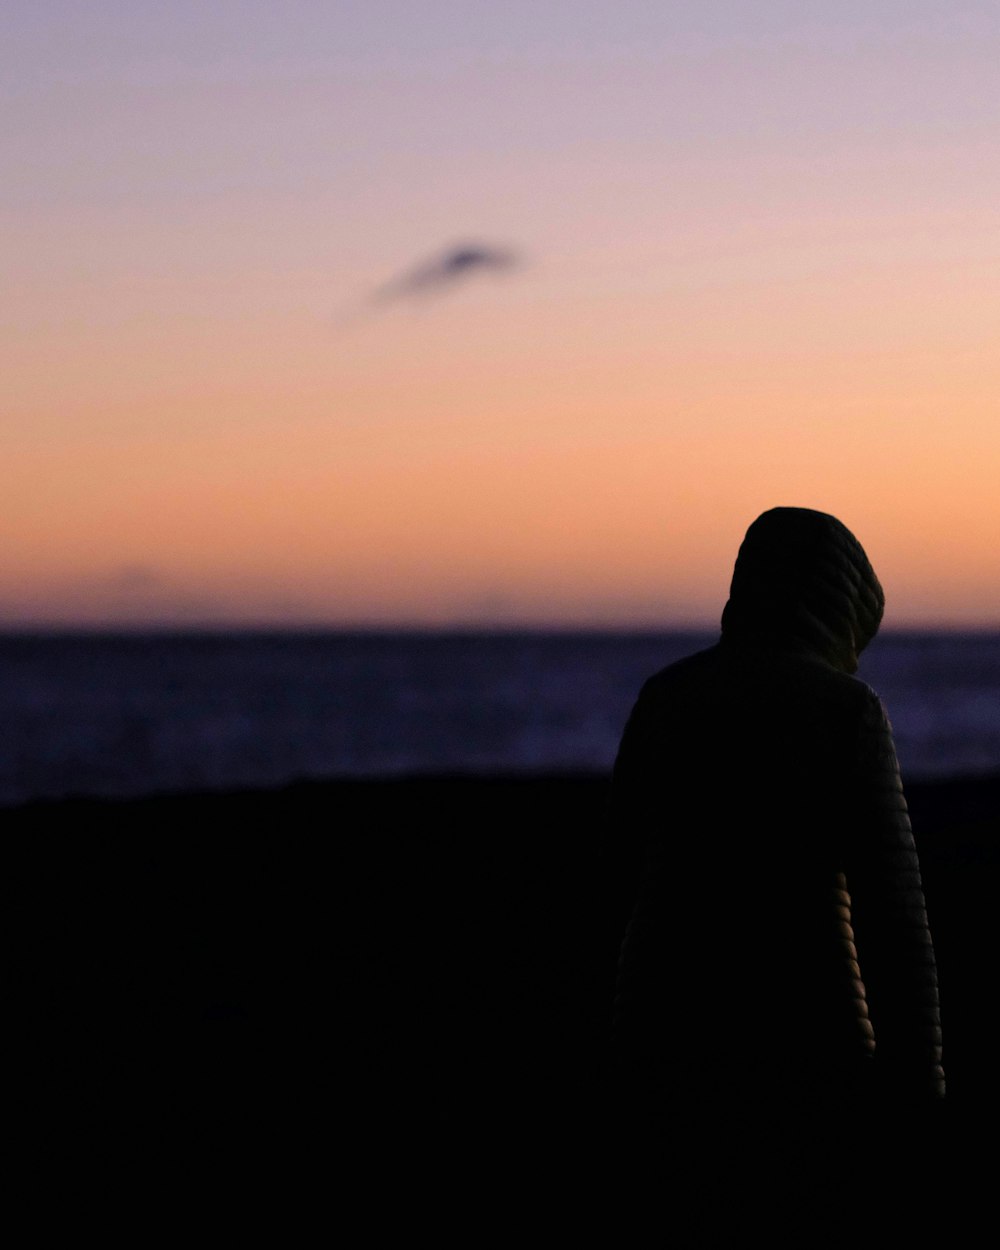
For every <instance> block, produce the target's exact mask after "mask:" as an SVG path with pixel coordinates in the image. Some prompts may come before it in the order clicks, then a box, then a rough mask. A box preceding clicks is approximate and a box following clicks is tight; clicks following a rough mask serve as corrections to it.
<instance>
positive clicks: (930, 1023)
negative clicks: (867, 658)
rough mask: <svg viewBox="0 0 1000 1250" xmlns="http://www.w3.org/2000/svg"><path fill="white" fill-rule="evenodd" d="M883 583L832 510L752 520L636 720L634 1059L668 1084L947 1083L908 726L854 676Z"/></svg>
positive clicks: (618, 846) (626, 954)
mask: <svg viewBox="0 0 1000 1250" xmlns="http://www.w3.org/2000/svg"><path fill="white" fill-rule="evenodd" d="M883 605H884V596H883V593H882V588H881V586H880V585H879V582H878V579H877V577H876V576H875V573H874V571H873V570H872V567H871V564H870V563H869V561H868V558H867V556H866V555H865V553H864V550H863V549H862V547H861V545H860V543H859V542H858V541H857V539H856V538H855V537H854V536H853V534H851V532H850V531H849V530H848V529H847V528H846V527H845V526H844V525H842V524H841V523H840V522H839V521H838V520H836V519H835V518H834V517H831V516H827V515H826V514H824V513H821V512H814V511H812V510H809V509H804V508H775V509H772V510H771V511H769V512H766V513H764V514H763V515H762V516H761V517H759V518H758V519H757V520H756V521H755V522H754V523H753V525H751V527H750V529H749V530H748V531H747V535H746V538H745V539H744V542H743V544H742V546H741V548H740V552H739V556H738V558H737V561H736V566H735V570H734V573H733V579H732V586H731V590H730V597H729V601H728V603H727V604H726V607H725V611H724V613H723V617H722V635H721V638H720V640H719V642H718V643H717V644H716V645H715V646H714V647H711V648H709V649H708V650H706V651H702V652H699V653H698V654H696V655H693V656H690V657H688V658H687V659H684V660H681V661H679V662H678V663H676V664H672V665H670V666H669V667H668V668H666V669H664V670H662V671H661V672H660V673H657V674H656V675H655V676H654V677H652V678H650V680H649V681H648V682H646V684H645V686H644V687H643V689H642V691H641V693H640V695H639V699H638V701H637V703H636V705H635V707H634V709H633V711H632V714H631V716H630V718H629V720H628V724H627V725H626V728H625V732H624V734H623V737H622V742H621V745H620V748H619V752H618V757H617V760H616V763H615V769H614V776H613V784H612V805H611V819H610V821H609V824H608V840H607V845H606V847H605V851H604V863H605V870H606V874H607V880H608V882H609V888H610V890H611V893H612V903H611V908H610V912H611V926H612V933H613V935H614V940H615V942H616V943H620V948H619V958H618V966H617V977H616V987H615V999H614V1010H613V1034H614V1042H615V1050H616V1054H617V1056H618V1060H619V1063H621V1064H623V1065H624V1066H626V1067H629V1066H631V1068H632V1069H633V1070H634V1071H635V1072H641V1073H643V1074H644V1078H643V1079H646V1080H648V1081H649V1082H652V1083H653V1084H655V1085H656V1087H657V1089H658V1090H659V1092H661V1093H669V1092H670V1091H671V1089H673V1090H679V1089H681V1088H682V1087H683V1088H684V1089H685V1090H686V1091H687V1092H688V1094H690V1093H691V1091H692V1090H694V1089H698V1088H701V1089H703V1090H716V1091H718V1090H721V1089H723V1088H728V1089H730V1090H732V1089H737V1090H742V1091H743V1092H746V1091H747V1090H749V1089H752V1088H754V1087H756V1088H757V1090H758V1091H759V1092H764V1093H766V1095H767V1096H768V1097H772V1096H776V1095H779V1094H780V1093H781V1092H782V1091H784V1093H786V1094H787V1095H788V1096H789V1097H791V1098H801V1097H802V1096H803V1092H804V1091H809V1090H812V1091H820V1090H823V1091H826V1092H827V1093H829V1091H831V1090H833V1089H841V1090H862V1089H869V1088H870V1087H871V1085H872V1082H873V1081H874V1082H875V1084H876V1085H878V1086H879V1087H881V1088H883V1089H885V1090H888V1091H891V1093H892V1094H893V1095H894V1096H898V1097H899V1098H901V1099H903V1100H904V1101H906V1100H910V1099H923V1098H925V1097H938V1096H940V1095H942V1094H943V1092H944V1075H943V1071H942V1068H941V1032H940V1019H939V1012H938V991H937V977H936V969H935V960H934V949H933V945H932V943H931V936H930V931H929V929H928V924H927V915H926V910H925V907H924V897H923V892H922V885H921V880H920V872H919V865H918V862H917V854H916V849H915V845H914V840H913V835H912V832H911V829H910V823H909V817H908V814H907V809H906V802H905V798H904V796H903V789H902V784H901V781H900V776H899V768H898V764H897V761H896V754H895V749H894V745H893V740H892V731H891V728H890V725H889V721H888V718H887V716H886V713H885V709H884V707H883V706H882V703H881V701H880V700H879V698H878V696H877V695H876V694H875V693H874V691H872V690H871V689H870V687H868V686H867V685H865V684H864V683H863V682H861V681H859V680H857V679H856V678H855V677H853V676H852V675H851V674H853V672H854V671H855V669H856V668H857V662H858V656H859V655H860V653H861V652H862V651H863V649H864V647H865V646H866V645H867V644H868V642H870V641H871V639H872V638H873V637H874V635H875V633H876V631H877V629H878V626H879V623H880V621H881V617H882V611H883Z"/></svg>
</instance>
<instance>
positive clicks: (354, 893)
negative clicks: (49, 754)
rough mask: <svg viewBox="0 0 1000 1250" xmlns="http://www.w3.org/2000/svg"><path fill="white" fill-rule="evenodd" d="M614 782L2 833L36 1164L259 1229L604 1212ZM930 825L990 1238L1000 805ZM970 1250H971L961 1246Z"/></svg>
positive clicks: (946, 1170) (952, 1102)
mask: <svg viewBox="0 0 1000 1250" xmlns="http://www.w3.org/2000/svg"><path fill="white" fill-rule="evenodd" d="M606 784H607V783H606V780H605V779H603V778H599V777H587V776H584V777H564V778H521V779H513V778H508V779H504V778H495V779H488V778H486V779H471V778H454V779H420V780H403V781H385V782H338V783H331V784H312V783H310V784H302V785H297V786H292V787H289V788H287V789H285V790H282V791H274V792H260V793H237V794H218V795H190V796H177V797H165V798H152V799H145V800H140V801H128V802H101V801H92V800H79V801H70V802H60V803H39V804H33V805H29V806H26V807H23V808H19V809H9V810H6V811H3V812H2V813H0V819H2V821H3V826H4V832H5V837H4V841H3V853H4V858H5V870H4V873H3V880H4V889H5V894H6V898H5V908H4V910H5V912H6V914H7V917H8V922H9V930H8V934H9V936H8V943H7V954H8V963H9V965H10V970H11V973H12V977H13V992H12V994H11V996H10V998H9V1000H8V1005H12V1010H11V1011H10V1014H9V1015H8V1026H7V1030H8V1033H9V1034H10V1035H13V1037H14V1039H15V1041H16V1042H17V1052H18V1058H17V1060H16V1061H14V1062H13V1063H11V1064H9V1068H8V1070H9V1073H10V1076H11V1081H10V1083H11V1085H12V1086H13V1098H14V1103H15V1110H16V1116H15V1118H14V1119H12V1120H11V1121H10V1123H11V1124H12V1125H13V1126H14V1127H13V1128H12V1130H11V1134H10V1136H11V1137H12V1138H13V1144H14V1146H15V1149H16V1151H17V1152H18V1153H19V1154H20V1156H21V1159H22V1163H23V1164H24V1165H25V1166H26V1168H27V1169H28V1170H29V1171H32V1170H34V1171H35V1172H36V1174H40V1175H42V1176H43V1177H46V1178H54V1179H53V1187H54V1188H53V1192H55V1193H57V1194H58V1192H60V1186H61V1184H62V1183H63V1180H64V1179H65V1178H67V1177H73V1176H78V1175H83V1174H84V1173H85V1172H86V1174H87V1175H88V1176H92V1175H94V1174H96V1175H98V1176H101V1177H103V1181H102V1182H101V1183H100V1184H98V1185H97V1189H96V1190H95V1187H94V1184H93V1183H89V1185H88V1189H89V1193H90V1196H91V1197H93V1196H94V1194H95V1192H98V1193H99V1192H100V1191H101V1184H103V1185H104V1186H106V1191H107V1194H108V1197H109V1201H111V1202H116V1201H118V1199H119V1198H120V1197H121V1195H122V1193H124V1192H134V1191H136V1188H137V1187H139V1186H141V1185H143V1184H148V1183H150V1182H155V1183H156V1184H157V1185H158V1186H159V1187H160V1192H161V1195H162V1187H163V1186H164V1185H166V1187H167V1190H168V1191H171V1192H173V1194H174V1195H175V1199H174V1200H176V1198H177V1195H180V1194H182V1193H184V1192H186V1191H187V1190H188V1189H189V1188H190V1186H191V1185H193V1184H194V1183H195V1178H196V1177H197V1178H198V1182H197V1183H198V1184H208V1185H209V1186H210V1187H211V1188H213V1189H214V1190H216V1191H217V1190H218V1189H219V1187H220V1186H222V1185H224V1184H228V1185H230V1186H235V1190H234V1192H237V1193H238V1194H239V1195H240V1196H239V1197H238V1198H237V1199H235V1201H236V1202H237V1204H238V1205H240V1206H241V1208H242V1209H244V1210H246V1209H249V1208H250V1207H252V1205H253V1203H254V1202H255V1201H256V1200H257V1198H258V1197H260V1195H261V1194H263V1193H265V1192H270V1193H271V1194H274V1193H278V1192H280V1193H284V1194H286V1195H287V1194H289V1193H291V1192H292V1191H294V1192H296V1193H297V1194H298V1197H297V1198H291V1197H287V1196H286V1198H285V1199H284V1201H285V1203H286V1206H287V1207H288V1208H289V1209H292V1208H294V1209H299V1208H300V1207H301V1205H302V1201H303V1200H304V1198H303V1195H306V1194H310V1195H312V1197H313V1199H315V1198H316V1196H317V1195H320V1196H323V1195H326V1196H328V1201H329V1203H330V1204H333V1205H334V1206H335V1205H336V1203H337V1202H339V1201H341V1200H342V1199H335V1198H334V1196H333V1195H334V1191H335V1190H340V1191H342V1190H343V1189H344V1188H345V1187H346V1189H348V1190H352V1189H354V1190H356V1191H357V1192H358V1193H362V1192H363V1193H365V1194H370V1191H371V1190H372V1187H373V1186H374V1189H375V1190H376V1191H377V1197H374V1198H372V1197H369V1198H367V1199H366V1201H369V1202H370V1203H372V1204H373V1205H372V1208H371V1211H372V1219H373V1220H375V1221H376V1222H377V1220H378V1219H379V1218H380V1216H379V1212H382V1214H385V1211H386V1210H387V1209H392V1208H394V1206H395V1205H398V1204H399V1203H404V1204H405V1202H406V1201H408V1200H409V1199H407V1198H406V1197H405V1196H404V1195H405V1194H407V1193H409V1192H411V1190H414V1189H416V1190H419V1192H420V1194H421V1195H422V1198H421V1201H422V1202H423V1203H424V1204H430V1207H431V1209H433V1208H434V1204H435V1203H436V1204H437V1209H438V1211H439V1212H440V1211H441V1210H444V1209H448V1208H453V1207H455V1206H456V1204H458V1203H459V1200H460V1199H461V1197H462V1195H463V1194H464V1193H471V1192H473V1190H475V1189H476V1188H477V1187H478V1186H480V1185H482V1184H483V1183H486V1184H487V1185H488V1186H489V1192H490V1193H491V1194H492V1197H491V1198H490V1199H489V1200H487V1199H485V1198H484V1199H483V1202H486V1203H487V1206H486V1207H482V1206H481V1207H480V1208H479V1210H480V1218H485V1216H484V1212H486V1213H488V1212H489V1211H491V1210H493V1207H491V1206H489V1205H488V1204H489V1203H490V1202H492V1203H493V1204H498V1203H499V1206H500V1207H502V1206H504V1205H505V1204H507V1205H509V1204H510V1203H511V1202H513V1201H514V1200H515V1199H516V1198H517V1196H518V1195H519V1194H520V1195H523V1194H524V1193H525V1192H527V1191H528V1190H531V1189H532V1187H534V1189H535V1191H536V1192H540V1191H543V1190H548V1191H550V1192H551V1191H554V1190H555V1189H557V1188H559V1189H560V1190H561V1192H563V1193H564V1195H568V1196H566V1197H565V1199H564V1201H565V1204H567V1205H565V1206H564V1214H565V1212H566V1211H568V1210H570V1209H572V1208H573V1207H574V1204H575V1209H577V1210H578V1211H579V1210H583V1209H585V1208H586V1206H587V1203H588V1202H589V1201H590V1199H591V1197H592V1196H593V1195H594V1194H598V1195H599V1194H600V1192H601V1188H602V1186H603V1185H605V1183H606V1182H605V1168H606V1163H607V1161H608V1158H609V1157H610V1156H612V1155H613V1154H614V1152H615V1150H616V1145H615V1142H614V1140H613V1132H614V1130H613V1129H611V1128H609V1125H608V1123H607V1121H606V1119H604V1118H603V1111H602V1105H603V1104H602V1102H601V1099H600V1096H599V1072H600V1065H601V1041H602V1038H603V1024H604V1018H605V1014H604V1013H605V1010H606V1004H605V1001H604V999H603V998H602V990H603V988H604V987H605V986H606V984H607V979H608V975H609V969H608V967H607V965H606V962H605V961H604V960H603V957H602V955H601V951H600V942H599V940H598V934H599V924H598V919H599V917H598V915H597V907H598V900H599V898H600V889H599V885H600V882H599V877H598V868H597V864H596V859H595V849H596V845H597V838H598V834H599V830H600V825H601V820H602V816H603V811H604V804H605V799H606ZM908 798H909V802H910V808H911V812H912V815H913V823H914V828H915V830H916V831H917V838H918V849H919V851H920V855H921V859H922V867H923V875H924V883H925V890H926V894H927V901H928V908H929V911H930V916H931V926H932V930H933V933H934V937H935V941H936V945H937V952H938V963H939V970H940V977H941V985H942V1014H943V1019H944V1027H945V1066H946V1070H947V1074H948V1091H949V1092H948V1100H947V1108H946V1113H945V1115H944V1116H943V1117H940V1118H939V1120H938V1121H937V1122H936V1123H935V1125H934V1127H933V1133H934V1137H935V1143H936V1144H935V1147H934V1148H935V1150H936V1151H937V1163H936V1164H935V1169H936V1171H935V1175H936V1178H937V1179H938V1180H939V1181H940V1184H941V1186H942V1187H943V1188H947V1187H948V1186H951V1185H953V1184H960V1185H961V1186H962V1190H961V1193H962V1195H963V1196H962V1197H961V1198H955V1200H954V1204H955V1210H954V1211H953V1212H952V1213H951V1217H950V1218H951V1219H952V1220H953V1221H959V1222H961V1220H962V1219H963V1218H964V1217H963V1215H962V1212H965V1211H967V1210H969V1209H970V1204H971V1203H972V1202H977V1203H978V1204H979V1205H980V1207H982V1206H983V1205H984V1204H985V1205H989V1202H988V1193H987V1190H988V1189H989V1187H990V1186H991V1185H992V1180H991V1179H989V1178H990V1177H991V1176H992V1173H993V1167H994V1162H995V1155H994V1150H993V1140H994V1137H995V1133H996V1124H997V1115H996V1112H997V1097H998V1093H1000V1084H998V1065H997V1060H996V1048H997V1023H998V1019H1000V1011H998V1006H997V993H998V988H997V975H996V970H997V968H998V966H1000V778H997V779H990V780H981V781H980V780H977V781H966V782H949V783H945V784H938V785H933V786H930V785H928V786H917V785H913V786H910V787H908ZM609 1134H610V1135H611V1136H610V1138H609ZM845 1168H846V1171H845V1180H844V1186H845V1189H844V1192H845V1193H850V1192H851V1191H852V1186H853V1181H852V1180H851V1176H850V1167H849V1165H845ZM206 1178H208V1179H207V1180H206ZM289 1187H291V1188H289ZM483 1192H485V1191H483ZM957 1192H958V1191H956V1193H957ZM498 1194H499V1195H501V1196H500V1197H499V1198H498V1197H497V1195H498ZM115 1195H118V1198H116V1197H115ZM174 1200H167V1205H168V1206H169V1205H170V1204H171V1201H174ZM323 1200H324V1201H326V1200H327V1198H323ZM490 1218H492V1216H490ZM421 1226H422V1227H423V1226H424V1225H421ZM415 1234H416V1229H415V1230H414V1235H415ZM469 1240H470V1241H472V1242H478V1241H479V1240H480V1238H479V1237H478V1236H473V1235H471V1234H470V1237H469ZM814 1240H815V1239H814ZM950 1243H951V1244H953V1245H955V1244H959V1245H961V1244H972V1240H971V1237H970V1239H969V1240H968V1242H966V1240H964V1236H963V1235H962V1234H961V1233H960V1230H959V1229H958V1227H957V1226H956V1227H953V1229H952V1235H951V1237H950ZM677 1244H696V1243H695V1241H694V1240H693V1239H690V1238H688V1239H681V1241H679V1242H678V1243H677ZM855 1244H863V1243H862V1242H861V1241H858V1240H856V1241H855Z"/></svg>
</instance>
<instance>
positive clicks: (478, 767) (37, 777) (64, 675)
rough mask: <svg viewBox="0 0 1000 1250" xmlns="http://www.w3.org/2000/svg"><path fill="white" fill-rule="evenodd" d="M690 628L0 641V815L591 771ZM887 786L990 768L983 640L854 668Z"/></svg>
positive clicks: (991, 662) (706, 638)
mask: <svg viewBox="0 0 1000 1250" xmlns="http://www.w3.org/2000/svg"><path fill="white" fill-rule="evenodd" d="M716 637H717V635H716V634H701V633H690V632H663V633H623V632H619V633H613V632H545V633H542V632H502V633H485V632H432V633H423V632H405V633H390V632H350V633H348V632H330V633H321V632H309V633H303V632H266V633H265V632H261V633H223V632H200V633H149V634H126V635H112V634H95V633H90V634H82V633H81V634H55V633H50V634H33V635H28V634H19V635H14V634H8V635H5V636H0V712H2V717H0V725H2V734H0V804H3V805H5V806H10V805H16V804H20V803H24V802H26V801H29V800H33V799H54V798H62V797H68V796H75V795H95V796H107V797H129V796H141V795H151V794H161V793H168V792H178V791H196V790H214V789H232V788H241V787H251V788H257V787H275V786H281V785H285V784H288V783H291V782H294V781H300V780H306V779H332V778H340V777H372V776H402V775H414V774H430V773H436V774H444V773H482V774H487V773H508V774H509V773H524V772H535V773H554V772H592V771H598V772H601V771H606V770H608V769H610V767H611V765H612V763H613V761H614V756H615V750H616V747H617V743H618V739H619V736H620V734H621V731H622V727H623V725H624V723H625V719H626V717H627V715H628V712H629V709H630V708H631V706H632V703H633V702H634V700H635V697H636V694H637V693H638V690H639V687H640V686H641V684H642V682H643V681H644V679H645V678H646V677H648V676H649V675H650V674H652V673H653V672H655V671H656V670H657V669H659V668H662V667H663V665H665V664H668V663H670V662H671V661H672V660H675V659H678V658H680V657H681V656H683V655H687V654H690V653H691V652H692V651H695V650H698V649H699V648H701V647H703V646H707V645H709V644H710V643H712V642H713V641H714V640H715V638H716ZM858 676H859V677H861V678H862V679H863V680H865V681H867V682H868V683H869V684H870V685H872V686H874V687H875V689H876V690H877V691H878V692H879V694H880V695H881V696H882V697H883V699H884V701H885V703H886V705H887V707H888V709H889V714H890V718H891V720H892V723H893V727H894V729H895V733H896V745H897V750H898V753H899V758H900V764H901V767H902V771H903V776H904V780H907V779H908V780H931V779H937V778H945V777H955V776H966V775H981V774H987V773H1000V634H994V633H968V634H958V633H920V634H917V633H910V634H903V633H897V634H892V633H887V634H885V635H881V636H880V637H879V638H877V639H876V641H875V642H874V643H873V644H872V646H871V647H870V648H869V650H868V651H866V652H865V654H864V656H863V657H862V667H861V671H860V672H859V674H858Z"/></svg>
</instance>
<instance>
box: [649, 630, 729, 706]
mask: <svg viewBox="0 0 1000 1250" xmlns="http://www.w3.org/2000/svg"><path fill="white" fill-rule="evenodd" d="M720 662H721V651H720V648H719V644H718V643H716V644H715V645H714V646H711V647H706V648H705V649H704V650H702V651H695V652H694V653H693V654H692V655H686V656H684V657H683V658H682V659H680V660H674V662H673V663H672V664H668V665H667V666H666V667H665V668H661V669H660V670H659V671H658V672H656V673H654V674H653V675H652V677H649V678H647V680H646V681H645V683H644V684H643V687H642V690H641V692H640V698H641V697H643V696H645V697H646V698H651V697H652V698H655V697H658V696H659V695H661V694H663V693H666V692H667V691H671V690H674V689H676V688H677V687H679V686H684V685H686V684H688V683H689V682H692V681H699V680H701V679H702V678H703V677H704V676H705V675H706V674H708V673H710V672H713V671H714V670H716V669H718V667H719V665H720Z"/></svg>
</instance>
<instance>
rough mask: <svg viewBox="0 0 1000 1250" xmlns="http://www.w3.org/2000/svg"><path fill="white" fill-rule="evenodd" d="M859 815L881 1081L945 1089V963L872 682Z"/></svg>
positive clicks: (865, 934) (858, 905) (894, 1091)
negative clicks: (940, 968) (941, 968)
mask: <svg viewBox="0 0 1000 1250" xmlns="http://www.w3.org/2000/svg"><path fill="white" fill-rule="evenodd" d="M856 783H857V793H856V802H857V807H856V809H855V810H856V819H854V820H853V821H852V824H853V826H854V827H853V830H852V834H851V836H849V839H848V847H849V854H848V860H847V863H846V865H845V867H846V870H847V885H848V890H849V891H850V896H851V916H852V924H853V928H854V934H855V940H856V943H857V949H858V960H859V963H860V967H861V976H862V979H863V981H864V985H865V992H866V996H867V1000H868V1011H869V1016H870V1019H871V1023H872V1026H873V1028H874V1032H875V1067H876V1071H877V1073H878V1078H879V1085H880V1087H881V1088H883V1089H884V1090H885V1091H886V1093H887V1094H889V1095H891V1096H894V1097H899V1098H902V1099H903V1100H904V1101H908V1100H911V1099H913V1098H918V1099H919V1098H924V1097H929V1098H940V1097H943V1095H944V1085H945V1082H944V1070H943V1068H942V1066H941V1018H940V1011H939V1004H938V983H937V968H936V963H935V958H934V946H933V943H932V941H931V934H930V929H929V927H928V923H927V911H926V907H925V903H924V893H923V885H922V882H921V878H920V866H919V863H918V860H917V851H916V845H915V843H914V840H913V832H912V830H911V828H910V818H909V814H908V812H907V807H906V799H905V797H904V795H903V786H902V781H901V780H900V775H899V765H898V763H897V760H896V750H895V745H894V743H893V739H892V729H891V727H890V724H889V719H888V717H887V715H886V712H885V708H884V707H883V705H882V703H881V700H880V699H879V698H878V696H877V695H876V694H875V693H874V692H873V691H869V692H868V698H867V700H866V704H865V709H864V713H863V715H862V717H861V723H860V728H859V735H858V754H857V773H856Z"/></svg>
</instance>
